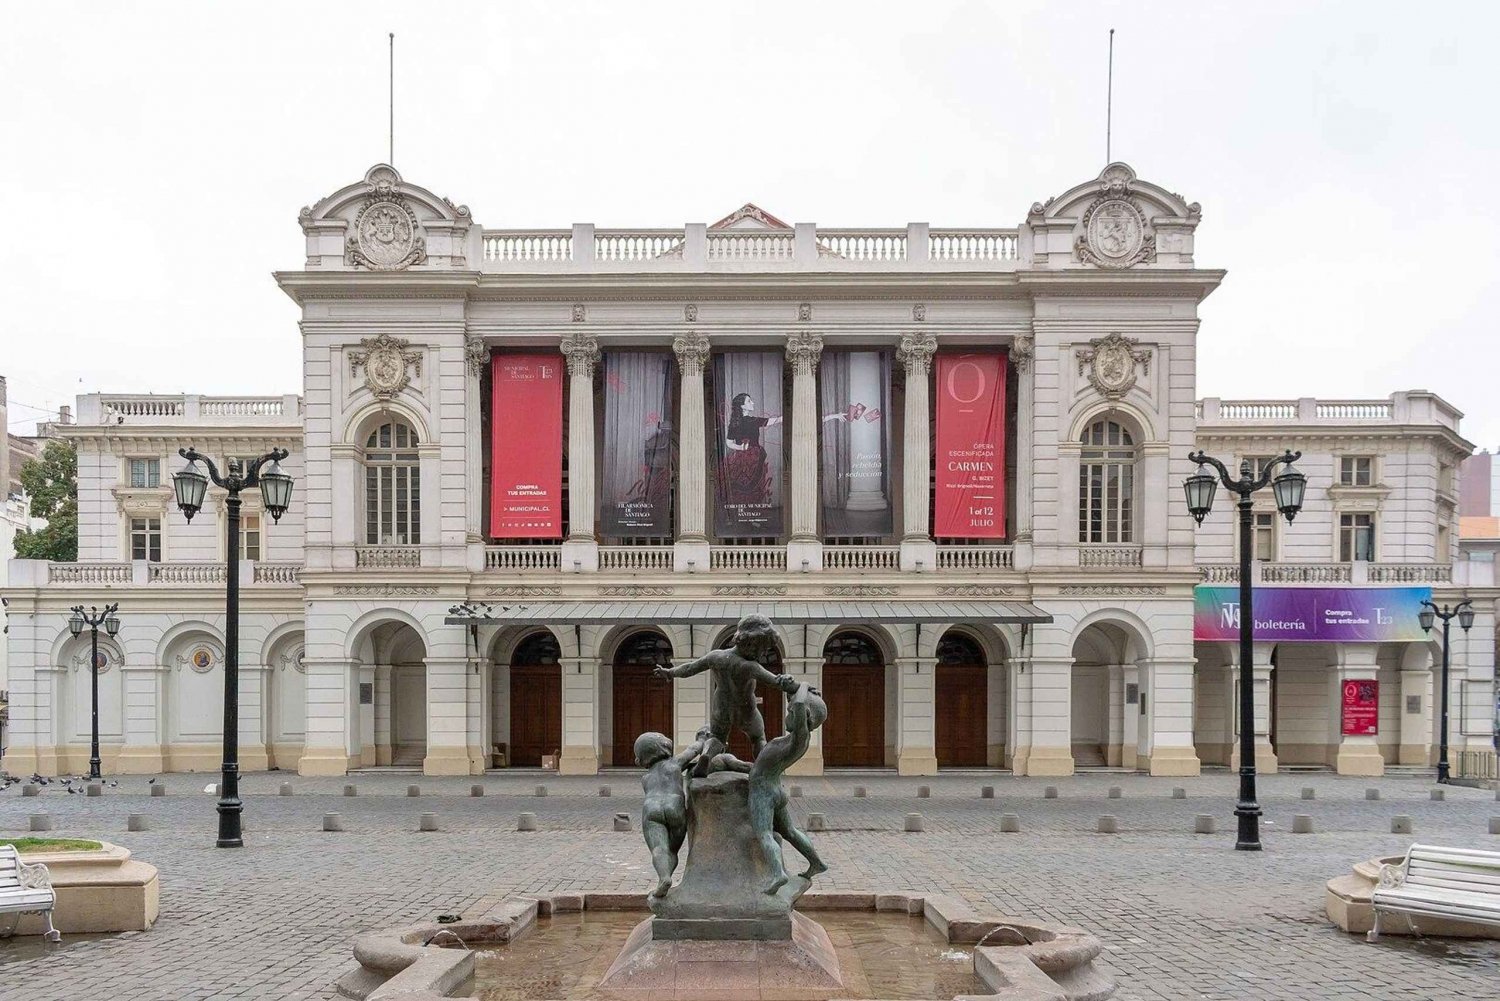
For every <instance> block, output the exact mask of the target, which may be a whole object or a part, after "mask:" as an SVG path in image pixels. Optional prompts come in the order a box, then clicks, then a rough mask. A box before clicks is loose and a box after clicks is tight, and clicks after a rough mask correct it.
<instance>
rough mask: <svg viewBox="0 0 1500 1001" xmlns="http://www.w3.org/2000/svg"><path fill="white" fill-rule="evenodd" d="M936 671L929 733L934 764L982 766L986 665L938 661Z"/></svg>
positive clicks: (984, 756)
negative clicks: (935, 760)
mask: <svg viewBox="0 0 1500 1001" xmlns="http://www.w3.org/2000/svg"><path fill="white" fill-rule="evenodd" d="M936 671H937V676H936V677H935V678H934V679H933V681H934V682H935V684H936V691H935V693H934V695H935V696H936V697H935V699H934V701H933V705H934V707H935V711H936V718H935V719H934V721H933V724H934V735H933V736H934V739H935V743H936V744H937V747H936V752H937V763H938V767H939V768H983V767H985V766H986V765H987V764H988V763H989V762H988V760H987V758H988V752H989V746H988V734H987V733H986V732H985V731H986V721H987V718H988V715H989V669H988V668H987V667H986V666H985V665H984V664H942V663H939V664H938V665H937V668H936Z"/></svg>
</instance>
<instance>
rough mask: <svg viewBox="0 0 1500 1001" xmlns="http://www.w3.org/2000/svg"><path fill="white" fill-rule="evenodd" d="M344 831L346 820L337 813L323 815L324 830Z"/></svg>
mask: <svg viewBox="0 0 1500 1001" xmlns="http://www.w3.org/2000/svg"><path fill="white" fill-rule="evenodd" d="M343 829H344V818H343V817H342V816H341V815H339V814H337V813H325V814H323V830H325V831H342V830H343Z"/></svg>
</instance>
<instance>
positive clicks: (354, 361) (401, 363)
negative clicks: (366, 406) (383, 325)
mask: <svg viewBox="0 0 1500 1001" xmlns="http://www.w3.org/2000/svg"><path fill="white" fill-rule="evenodd" d="M409 348H410V343H409V342H408V341H406V340H405V339H404V338H400V337H392V336H391V335H390V334H381V335H380V336H379V337H366V338H364V339H363V340H361V341H360V342H359V349H358V350H356V351H351V352H349V370H350V373H351V374H353V375H358V374H359V370H360V369H364V371H365V387H366V388H368V389H369V390H370V392H372V393H374V394H375V395H376V396H378V397H380V398H381V399H389V398H390V397H392V396H395V395H396V394H397V393H399V392H401V391H402V390H403V389H405V388H406V387H407V386H408V385H410V384H411V377H412V375H421V374H422V353H421V352H420V351H412V350H409Z"/></svg>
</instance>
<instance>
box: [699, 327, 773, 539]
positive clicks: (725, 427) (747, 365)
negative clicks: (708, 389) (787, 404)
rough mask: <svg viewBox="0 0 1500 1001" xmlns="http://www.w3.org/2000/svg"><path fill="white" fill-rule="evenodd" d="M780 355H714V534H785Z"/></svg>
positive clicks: (755, 352)
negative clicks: (715, 490) (715, 498)
mask: <svg viewBox="0 0 1500 1001" xmlns="http://www.w3.org/2000/svg"><path fill="white" fill-rule="evenodd" d="M785 365H786V359H785V356H783V355H782V354H781V352H779V351H735V352H726V353H723V354H716V355H714V359H713V379H714V424H715V427H714V440H715V452H716V459H717V461H716V465H715V470H714V473H715V480H714V482H715V486H716V488H717V492H716V496H717V503H716V504H715V505H714V534H716V535H718V536H720V537H724V538H770V537H775V536H779V535H780V534H781V531H782V503H783V501H782V496H783V458H782V457H783V451H782V450H783V447H784V441H785V435H784V434H783V432H784V431H785V430H786V425H785V424H784V423H783V420H782V412H781V407H782V382H781V379H782V371H783V368H784V366H785Z"/></svg>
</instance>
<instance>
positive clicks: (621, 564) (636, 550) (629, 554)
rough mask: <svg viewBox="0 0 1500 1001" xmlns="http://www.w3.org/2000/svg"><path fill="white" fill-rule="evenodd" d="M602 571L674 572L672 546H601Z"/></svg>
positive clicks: (600, 566)
mask: <svg viewBox="0 0 1500 1001" xmlns="http://www.w3.org/2000/svg"><path fill="white" fill-rule="evenodd" d="M599 569H600V570H623V571H626V572H627V573H640V572H644V571H658V570H660V571H666V572H670V571H671V570H672V547H671V546H600V547H599Z"/></svg>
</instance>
